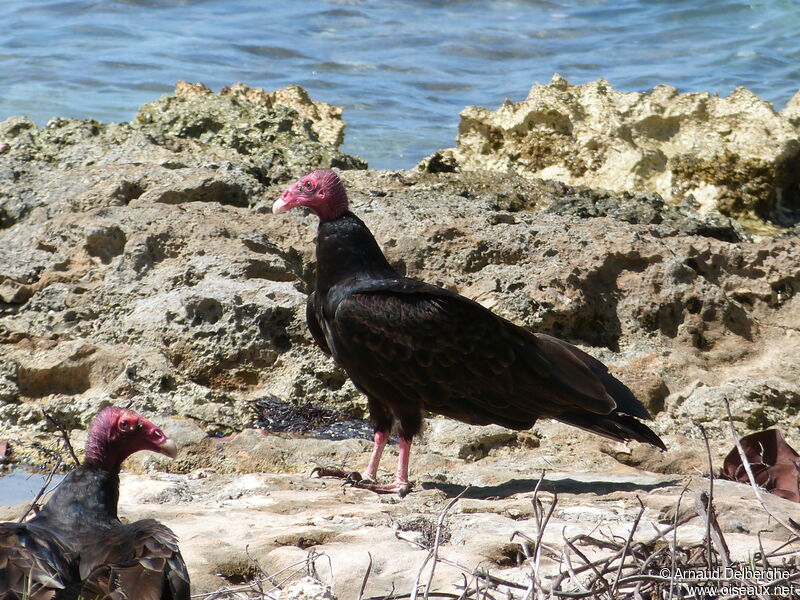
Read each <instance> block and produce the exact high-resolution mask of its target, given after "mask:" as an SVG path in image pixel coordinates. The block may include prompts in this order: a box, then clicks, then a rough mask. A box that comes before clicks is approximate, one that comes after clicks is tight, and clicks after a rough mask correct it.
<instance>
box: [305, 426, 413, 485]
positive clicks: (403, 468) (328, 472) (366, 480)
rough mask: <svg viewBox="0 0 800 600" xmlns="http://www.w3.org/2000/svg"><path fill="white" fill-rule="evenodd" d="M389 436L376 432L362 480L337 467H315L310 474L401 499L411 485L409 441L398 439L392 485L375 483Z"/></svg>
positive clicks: (352, 473)
mask: <svg viewBox="0 0 800 600" xmlns="http://www.w3.org/2000/svg"><path fill="white" fill-rule="evenodd" d="M388 439H389V434H388V433H386V432H385V431H376V432H375V436H374V437H373V446H372V456H370V459H369V464H368V465H367V470H366V472H365V474H364V477H363V478H362V477H361V475H360V474H358V473H355V472H347V471H345V470H344V469H340V468H338V467H317V468H316V469H314V470H313V471H312V472H311V473H312V475H313V474H315V473H316V474H317V475H319V476H320V477H338V478H341V479H346V480H347V481H345V484H349V485H352V486H354V487H358V488H361V489H365V490H370V491H373V492H375V493H377V494H399V495H400V497H401V498H402V497H403V496H405V495H406V494H408V492H410V491H411V484H410V483H409V482H408V462H409V458H410V456H411V440H408V439H406V438H402V437H401V438H400V439H399V442H400V450H399V452H398V457H397V473H396V474H395V476H394V482H393V483H375V480H376V479H377V476H378V465H379V464H380V462H381V455H382V454H383V449H384V448H385V447H386V442H387V441H388Z"/></svg>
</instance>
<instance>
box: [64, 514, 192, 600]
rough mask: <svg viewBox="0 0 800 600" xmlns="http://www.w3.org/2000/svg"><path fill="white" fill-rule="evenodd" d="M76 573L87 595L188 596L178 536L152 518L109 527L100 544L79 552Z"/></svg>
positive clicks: (151, 599) (152, 599) (144, 599)
mask: <svg viewBox="0 0 800 600" xmlns="http://www.w3.org/2000/svg"><path fill="white" fill-rule="evenodd" d="M80 574H81V579H83V580H85V583H84V591H85V592H86V593H88V594H89V595H90V596H89V597H94V596H91V594H100V596H101V597H104V596H105V595H106V594H108V595H109V597H110V598H116V597H117V596H115V595H114V594H117V595H118V596H119V597H120V598H136V599H137V600H161V599H162V598H174V599H176V600H188V599H189V574H188V571H187V570H186V564H185V563H184V562H183V557H182V556H181V553H180V550H179V548H178V538H177V537H176V535H175V534H174V533H173V532H172V531H171V530H170V529H169V528H168V527H166V526H165V525H163V524H161V523H159V522H158V521H155V520H153V519H145V520H142V521H137V522H135V523H131V524H130V525H120V526H119V527H118V528H116V529H113V530H111V531H109V532H108V533H107V534H106V535H105V536H104V538H103V543H102V544H97V545H96V546H94V547H92V548H89V549H87V550H86V551H84V552H83V553H82V554H81V560H80ZM164 586H168V588H169V591H167V590H165V589H164ZM120 593H121V594H123V595H119V594H120Z"/></svg>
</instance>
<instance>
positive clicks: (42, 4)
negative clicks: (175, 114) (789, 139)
mask: <svg viewBox="0 0 800 600" xmlns="http://www.w3.org/2000/svg"><path fill="white" fill-rule="evenodd" d="M0 23H2V24H3V26H2V28H0V119H5V118H7V117H9V116H11V115H17V114H25V115H28V116H29V117H31V118H32V119H34V120H35V121H37V122H39V123H44V122H46V121H47V120H48V119H49V118H50V117H52V116H64V117H73V118H85V117H93V118H96V119H100V120H118V121H127V120H130V119H131V118H132V117H133V115H134V114H135V112H136V109H137V108H138V107H139V106H140V105H141V104H143V103H145V102H148V101H150V100H153V99H155V98H156V97H158V96H159V95H161V94H163V93H169V92H171V91H172V89H173V88H174V83H175V81H177V80H179V79H184V80H188V81H202V82H204V83H205V84H206V85H208V86H209V87H211V88H212V89H214V90H217V89H219V88H220V87H222V86H224V85H228V84H231V83H234V82H236V81H242V82H244V83H246V84H247V85H250V86H256V87H263V88H266V89H274V88H276V87H282V86H285V85H287V84H290V83H297V84H299V85H302V86H303V87H305V88H307V89H308V90H309V91H310V93H311V95H312V96H313V97H314V98H316V99H320V100H324V101H326V102H331V103H333V104H337V105H342V106H344V107H345V120H346V121H347V132H346V140H345V146H344V147H343V150H345V151H347V152H351V153H354V154H358V155H360V156H362V157H363V158H365V159H366V160H368V161H369V163H370V166H371V167H373V168H407V167H409V166H411V165H413V164H414V163H416V162H417V161H418V160H419V159H421V158H422V157H424V156H426V155H427V154H430V153H431V152H433V151H434V150H437V149H440V148H445V147H449V146H452V145H453V142H454V138H455V136H456V132H457V125H458V113H459V111H460V110H461V109H462V108H463V107H464V106H466V105H468V104H477V105H480V106H487V107H490V108H496V107H497V106H498V105H499V104H500V103H501V102H502V101H503V99H504V98H506V97H508V98H510V99H512V100H521V99H523V98H524V97H525V96H526V95H527V92H528V89H529V88H530V86H531V84H533V83H534V82H540V83H546V82H548V81H549V80H550V78H551V77H552V75H553V73H554V72H559V73H561V74H562V75H563V76H564V77H566V78H567V79H568V80H570V81H571V82H572V83H584V82H586V81H591V80H594V79H597V78H598V77H604V78H606V79H608V80H609V81H610V82H611V83H612V85H613V86H614V87H616V88H617V89H619V90H624V91H637V90H647V89H650V88H652V87H653V86H655V85H658V84H660V83H667V84H670V85H673V86H676V87H677V88H679V89H680V90H681V91H708V92H714V93H718V94H720V95H727V94H729V93H730V92H731V91H732V90H733V89H734V88H735V87H737V86H740V85H743V86H746V87H748V88H750V89H751V90H753V91H754V92H756V93H757V94H759V95H760V96H761V97H763V98H765V99H767V100H769V101H771V102H773V103H774V104H775V105H776V108H781V107H783V105H785V103H786V102H787V101H788V100H789V98H791V96H792V95H793V94H794V92H795V91H796V90H797V89H798V88H800V35H798V31H800V6H798V4H797V3H796V2H794V1H789V0H761V1H755V2H742V1H737V0H705V1H703V2H698V1H696V0H691V1H690V0H605V1H601V0H574V1H567V0H528V1H523V0H472V1H467V0H460V1H459V0H449V1H448V0H438V1H429V2H423V1H415V0H299V1H298V0H294V1H291V2H281V1H269V0H4V1H3V2H0Z"/></svg>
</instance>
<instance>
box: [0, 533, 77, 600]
mask: <svg viewBox="0 0 800 600" xmlns="http://www.w3.org/2000/svg"><path fill="white" fill-rule="evenodd" d="M66 556H67V550H66V548H65V547H64V546H63V545H62V544H61V542H60V541H59V540H58V539H57V538H56V537H55V536H53V535H52V534H50V533H49V532H47V531H44V530H40V529H39V528H37V527H35V526H30V525H29V524H26V523H0V598H17V597H18V598H22V597H23V595H24V594H26V593H27V596H25V597H27V598H29V599H30V600H50V599H51V598H53V597H54V596H55V593H56V591H58V590H60V589H64V587H65V584H66V583H67V581H68V579H69V564H68V559H67V558H66Z"/></svg>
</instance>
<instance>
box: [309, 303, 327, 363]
mask: <svg viewBox="0 0 800 600" xmlns="http://www.w3.org/2000/svg"><path fill="white" fill-rule="evenodd" d="M318 298H319V296H317V292H311V294H309V296H308V300H306V323H308V330H309V331H310V332H311V337H313V338H314V341H315V342H316V343H317V346H319V347H320V349H321V350H322V351H323V352H324V353H325V354H327V355H328V356H330V355H331V349H330V348H329V347H328V341H327V340H326V339H325V334H324V333H323V331H322V325H321V324H320V322H319V316H318V315H321V314H322V309H321V308H320V307H319V306H318Z"/></svg>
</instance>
